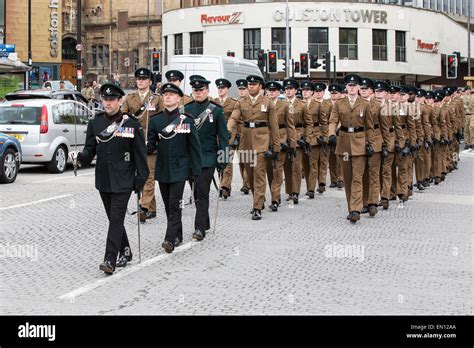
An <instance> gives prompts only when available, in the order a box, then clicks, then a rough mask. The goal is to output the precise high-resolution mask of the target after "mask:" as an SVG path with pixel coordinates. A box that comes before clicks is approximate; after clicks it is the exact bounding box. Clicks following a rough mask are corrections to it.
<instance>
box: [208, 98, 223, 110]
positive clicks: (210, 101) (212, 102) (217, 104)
mask: <svg viewBox="0 0 474 348" xmlns="http://www.w3.org/2000/svg"><path fill="white" fill-rule="evenodd" d="M209 103H210V104H214V105H216V106H218V107H220V108H222V105H221V104H219V103H218V102H216V101H214V100H212V99H211V100H209Z"/></svg>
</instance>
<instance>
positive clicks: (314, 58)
mask: <svg viewBox="0 0 474 348" xmlns="http://www.w3.org/2000/svg"><path fill="white" fill-rule="evenodd" d="M310 58H311V59H310V62H309V66H310V68H311V69H317V68H319V67H320V66H321V64H319V63H318V56H317V55H314V54H312V55H311V57H310Z"/></svg>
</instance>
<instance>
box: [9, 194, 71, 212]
mask: <svg viewBox="0 0 474 348" xmlns="http://www.w3.org/2000/svg"><path fill="white" fill-rule="evenodd" d="M66 197H72V195H61V196H55V197H51V198H46V199H40V200H39V201H34V202H29V203H23V204H16V205H11V206H9V207H4V208H0V211H2V210H9V209H14V208H21V207H26V206H28V205H33V204H38V203H44V202H48V201H52V200H55V199H61V198H66Z"/></svg>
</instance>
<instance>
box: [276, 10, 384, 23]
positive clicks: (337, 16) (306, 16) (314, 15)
mask: <svg viewBox="0 0 474 348" xmlns="http://www.w3.org/2000/svg"><path fill="white" fill-rule="evenodd" d="M289 12H290V13H289V16H288V18H289V20H290V21H296V22H301V21H303V22H309V21H315V22H317V21H321V22H327V21H329V22H341V21H342V22H353V23H358V22H363V23H378V24H387V12H386V11H379V10H364V9H357V10H350V9H338V8H290V11H289ZM273 19H274V20H275V21H276V22H280V21H283V20H285V9H276V10H274V12H273Z"/></svg>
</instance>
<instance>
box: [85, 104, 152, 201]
mask: <svg viewBox="0 0 474 348" xmlns="http://www.w3.org/2000/svg"><path fill="white" fill-rule="evenodd" d="M119 112H121V111H119ZM110 124H112V122H111V121H110V120H109V119H107V117H106V116H105V113H104V112H101V113H98V114H96V116H95V118H94V119H92V120H90V122H89V124H88V125H87V135H86V144H85V147H84V150H83V151H82V155H81V156H79V157H78V159H79V161H80V162H81V164H82V165H88V164H90V163H91V161H92V160H93V159H94V157H95V155H97V162H96V165H95V187H96V188H97V190H99V191H101V192H112V193H117V192H128V191H133V190H134V189H135V188H139V189H141V188H142V187H143V185H145V181H146V179H147V177H148V174H149V170H148V164H147V154H146V146H145V137H144V135H143V129H142V127H141V126H140V123H139V122H137V121H136V120H134V119H132V118H131V117H130V118H129V119H128V120H126V121H125V122H124V124H123V125H122V128H121V129H119V131H118V132H117V135H116V136H115V137H113V138H112V140H110V141H108V142H97V140H96V136H99V135H100V133H101V132H102V131H103V130H104V129H106V128H107V127H108V126H109V125H110ZM122 135H127V136H122ZM132 136H133V137H132Z"/></svg>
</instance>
